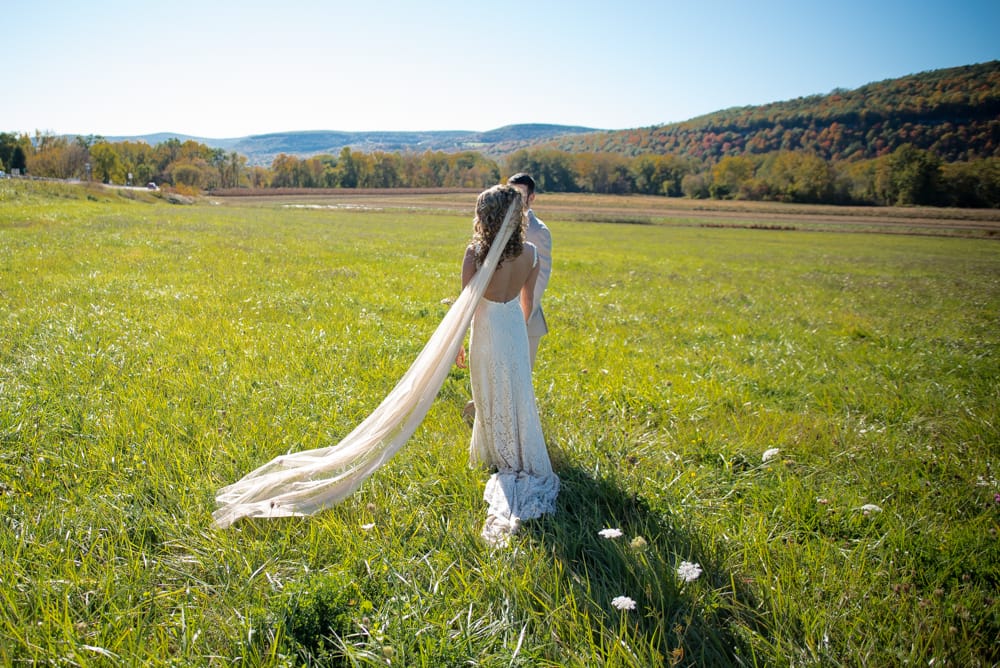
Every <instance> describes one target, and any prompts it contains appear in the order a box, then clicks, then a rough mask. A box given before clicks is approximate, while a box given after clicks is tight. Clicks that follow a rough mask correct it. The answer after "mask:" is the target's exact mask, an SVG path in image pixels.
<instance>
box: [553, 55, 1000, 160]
mask: <svg viewBox="0 0 1000 668" xmlns="http://www.w3.org/2000/svg"><path fill="white" fill-rule="evenodd" d="M905 144H910V145H912V146H914V147H915V148H919V149H924V150H927V151H930V152H931V153H933V154H935V155H936V156H937V157H939V158H940V159H941V160H942V161H943V162H956V161H969V160H975V159H977V158H987V157H1000V61H993V62H989V63H983V64H979V65H969V66H966V67H955V68H950V69H943V70H935V71H932V72H923V73H920V74H914V75H911V76H906V77H902V78H899V79H891V80H888V81H881V82H878V83H871V84H868V85H866V86H862V87H860V88H857V89H855V90H839V89H838V90H835V91H833V92H831V93H829V94H827V95H814V96H810V97H802V98H798V99H795V100H788V101H785V102H775V103H773V104H766V105H762V106H753V107H736V108H732V109H726V110H723V111H719V112H715V113H712V114H708V115H706V116H700V117H698V118H693V119H691V120H689V121H686V122H683V123H673V124H670V125H660V126H654V127H649V128H638V129H633V130H621V131H613V132H602V133H594V134H588V135H576V136H571V137H564V138H561V139H560V140H558V141H555V142H553V144H552V146H554V147H555V148H558V149H561V150H563V151H567V152H571V153H580V152H611V153H622V154H625V155H630V156H633V155H639V154H642V153H657V154H670V155H674V156H678V157H682V158H692V159H695V160H699V161H708V162H715V161H718V160H720V159H721V158H723V157H725V156H738V155H745V154H751V155H752V154H764V153H772V152H776V151H808V152H810V153H813V154H815V155H817V156H819V157H820V158H823V159H824V160H830V161H834V160H862V159H870V158H877V157H880V156H883V155H887V154H889V153H892V152H893V151H894V150H895V149H897V148H898V147H900V146H903V145H905Z"/></svg>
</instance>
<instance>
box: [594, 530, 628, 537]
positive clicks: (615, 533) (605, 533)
mask: <svg viewBox="0 0 1000 668" xmlns="http://www.w3.org/2000/svg"><path fill="white" fill-rule="evenodd" d="M597 535H598V536H600V537H601V538H608V539H611V538H621V537H622V530H621V529H601V530H600V531H598V532H597Z"/></svg>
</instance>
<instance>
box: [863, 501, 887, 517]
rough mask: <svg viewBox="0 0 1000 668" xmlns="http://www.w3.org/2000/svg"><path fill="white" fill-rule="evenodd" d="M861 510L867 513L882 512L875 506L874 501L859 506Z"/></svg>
mask: <svg viewBox="0 0 1000 668" xmlns="http://www.w3.org/2000/svg"><path fill="white" fill-rule="evenodd" d="M861 512H863V513H864V514H865V515H867V514H869V513H880V512H882V509H881V508H880V507H878V506H876V505H875V504H874V503H866V504H865V505H863V506H861Z"/></svg>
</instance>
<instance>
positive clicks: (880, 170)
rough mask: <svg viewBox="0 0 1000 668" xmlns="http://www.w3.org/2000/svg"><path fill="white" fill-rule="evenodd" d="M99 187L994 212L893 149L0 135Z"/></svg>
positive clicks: (58, 172) (2, 151) (13, 147)
mask: <svg viewBox="0 0 1000 668" xmlns="http://www.w3.org/2000/svg"><path fill="white" fill-rule="evenodd" d="M5 166H6V167H8V168H18V169H20V170H21V171H22V172H27V173H28V174H31V175H33V176H41V177H52V178H60V179H81V180H83V179H90V180H94V181H99V182H104V183H117V184H126V183H129V182H131V184H133V185H144V184H146V183H155V184H157V185H160V186H168V187H171V188H174V189H177V190H178V191H180V192H182V193H189V194H194V193H198V192H204V191H211V190H216V189H223V188H254V189H257V188H435V187H461V188H485V187H488V186H490V185H492V184H494V183H497V182H498V181H499V180H500V178H501V174H511V173H514V172H518V171H526V172H529V173H531V174H532V175H534V177H535V180H536V181H537V183H538V185H539V188H540V190H542V191H543V192H583V193H602V194H618V195H628V194H645V195H661V196H667V197H690V198H705V199H708V198H714V199H745V200H764V201H779V202H797V203H815V204H819V203H827V204H868V205H892V206H895V205H903V206H905V205H930V206H956V207H1000V158H994V157H990V158H979V159H974V160H969V161H961V162H950V163H946V162H943V161H942V160H941V158H939V157H938V156H937V155H936V154H935V153H934V152H932V151H929V150H927V149H921V148H918V147H916V146H914V145H912V144H903V145H901V146H899V147H897V148H896V149H895V150H893V151H892V152H891V153H887V154H885V155H881V156H879V157H877V158H872V159H867V160H840V161H831V160H827V159H824V158H822V157H820V156H818V155H817V154H816V153H814V152H811V151H805V150H779V151H774V152H770V153H764V154H742V155H730V156H724V157H722V158H721V159H719V160H718V161H715V162H712V161H706V160H697V159H695V158H691V157H679V156H676V155H660V154H651V153H649V154H640V155H636V156H627V155H623V154H621V153H611V152H582V153H576V152H568V151H563V150H559V149H555V148H546V147H538V148H528V149H521V150H518V151H515V152H514V153H511V154H510V155H508V156H506V157H505V158H503V159H500V160H494V159H492V158H489V157H486V156H483V155H481V154H479V153H477V152H472V151H466V152H460V153H445V152H440V151H427V152H424V153H413V152H406V153H392V152H382V151H375V152H372V153H363V152H360V151H355V150H352V149H350V148H349V147H344V148H343V149H342V150H341V151H340V153H339V154H338V155H336V156H334V155H317V156H313V157H308V158H300V157H296V156H292V155H286V154H282V155H278V156H277V157H276V158H275V159H274V160H273V162H272V163H271V165H270V167H264V166H259V165H255V166H250V165H248V164H247V161H246V158H245V157H244V156H241V155H239V154H237V153H235V152H232V151H229V152H227V151H225V150H222V149H214V148H211V147H208V146H206V145H204V144H200V143H198V142H196V141H193V140H188V141H185V142H181V141H179V140H177V139H170V140H167V141H165V142H162V143H159V144H156V145H155V146H150V145H149V144H146V143H144V142H128V141H122V142H109V141H107V140H105V139H102V138H100V137H76V138H74V139H69V138H66V137H57V136H53V135H47V134H42V133H36V135H35V136H34V137H33V138H32V137H29V136H27V135H20V136H18V135H14V134H12V133H0V169H4V167H5Z"/></svg>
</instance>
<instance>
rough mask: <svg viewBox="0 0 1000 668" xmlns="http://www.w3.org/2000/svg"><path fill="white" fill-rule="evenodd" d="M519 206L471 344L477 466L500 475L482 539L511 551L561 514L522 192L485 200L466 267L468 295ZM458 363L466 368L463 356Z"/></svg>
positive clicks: (534, 257)
mask: <svg viewBox="0 0 1000 668" xmlns="http://www.w3.org/2000/svg"><path fill="white" fill-rule="evenodd" d="M512 205H516V206H517V208H518V219H519V220H521V221H522V224H520V225H518V227H517V228H516V229H515V230H514V232H513V233H512V234H511V235H510V238H509V239H508V240H507V242H506V244H505V245H504V249H503V252H502V253H501V255H500V260H499V262H498V264H497V268H496V270H495V271H494V272H493V276H492V277H491V278H490V281H489V283H488V284H487V286H486V290H485V293H484V295H483V298H482V300H481V301H480V302H479V304H478V306H477V308H476V311H475V315H474V316H473V318H472V334H471V336H470V339H469V350H470V357H471V364H470V367H471V368H470V377H471V380H472V400H473V402H474V403H475V407H476V417H475V422H474V423H473V425H472V443H471V446H470V461H471V462H472V464H473V465H477V464H478V465H482V466H483V467H485V468H487V469H491V470H495V471H496V473H494V474H493V475H492V476H491V477H490V479H489V481H488V482H487V483H486V492H485V494H484V498H485V500H486V502H487V503H488V504H489V509H488V511H487V516H486V524H485V526H484V527H483V537H484V538H485V539H486V540H487V541H488V542H490V543H493V544H498V543H504V542H505V541H506V539H507V536H509V535H510V534H512V533H514V532H516V531H517V530H518V528H519V527H520V523H521V521H522V520H526V519H533V518H535V517H538V516H540V515H542V514H545V513H552V512H555V500H556V495H557V494H558V493H559V478H558V477H557V476H556V475H555V473H553V472H552V464H551V462H550V461H549V454H548V451H547V449H546V447H545V439H544V437H543V436H542V425H541V422H540V420H539V417H538V409H537V407H536V404H535V391H534V388H533V387H532V384H531V358H530V353H529V347H528V330H527V326H526V322H527V320H528V319H529V318H530V317H531V313H532V311H533V310H534V294H535V280H536V279H537V277H538V251H537V249H536V248H535V246H534V245H533V244H531V243H528V242H526V241H525V240H524V224H523V220H524V214H523V212H522V210H523V200H522V198H521V194H520V191H519V190H518V189H517V188H516V187H514V186H509V185H501V186H494V187H493V188H490V189H489V190H487V191H485V192H484V193H482V194H481V195H480V196H479V199H478V201H477V202H476V218H475V222H474V232H473V237H472V242H471V243H470V244H469V246H468V248H467V249H466V251H465V259H464V261H463V262H462V287H463V289H464V288H465V287H466V286H467V285H468V284H469V283H470V282H471V281H472V280H473V278H474V277H475V276H476V273H477V272H478V271H479V270H480V267H481V266H482V265H483V263H484V261H485V260H486V256H487V254H488V253H489V252H490V249H491V248H492V247H493V246H494V245H495V244H497V243H503V240H502V239H498V235H499V232H500V229H501V226H502V223H503V216H504V212H505V211H507V209H508V208H509V207H510V206H512ZM456 363H457V364H458V366H459V367H464V366H465V349H464V348H462V349H461V350H460V351H459V354H458V358H457V359H456Z"/></svg>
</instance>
